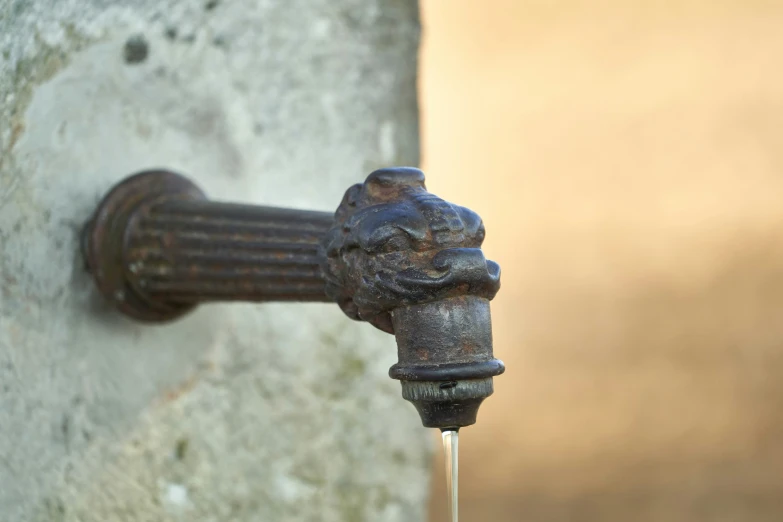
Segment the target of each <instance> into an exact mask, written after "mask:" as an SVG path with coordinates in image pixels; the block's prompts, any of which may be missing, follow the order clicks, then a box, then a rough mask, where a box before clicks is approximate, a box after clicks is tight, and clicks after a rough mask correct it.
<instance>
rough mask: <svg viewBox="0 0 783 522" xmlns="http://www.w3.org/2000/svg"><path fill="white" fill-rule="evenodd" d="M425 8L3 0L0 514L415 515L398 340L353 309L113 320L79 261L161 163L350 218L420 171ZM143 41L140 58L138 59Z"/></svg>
mask: <svg viewBox="0 0 783 522" xmlns="http://www.w3.org/2000/svg"><path fill="white" fill-rule="evenodd" d="M417 17H418V13H417V6H416V2H414V1H411V0H386V1H383V0H369V1H368V0H301V1H290V0H289V1H286V2H282V1H277V2H275V1H263V0H197V1H190V0H135V1H134V2H123V1H121V0H0V521H2V522H17V521H76V520H79V521H106V522H108V521H114V520H117V521H137V520H138V521H142V520H144V521H168V520H172V521H173V520H188V521H192V520H197V521H201V520H203V521H220V522H222V521H229V520H231V521H234V520H253V521H286V520H297V521H340V522H344V521H348V522H350V521H364V520H371V521H406V522H408V521H416V520H422V519H423V517H424V504H425V497H426V495H427V485H428V484H427V483H428V478H429V471H428V467H429V465H428V464H429V450H428V448H427V444H426V439H427V433H426V432H425V430H424V429H423V428H421V427H420V425H419V420H418V416H417V415H416V413H415V411H414V410H413V408H412V407H411V406H410V405H408V404H407V403H406V402H404V401H403V400H402V399H401V398H400V390H399V384H398V383H397V382H394V381H391V380H390V379H388V377H387V376H386V371H387V369H388V367H389V366H390V365H391V364H392V363H393V362H394V360H395V349H394V340H393V338H392V337H391V336H388V335H386V334H383V333H381V332H378V331H375V330H374V329H373V328H371V327H369V326H367V325H363V324H358V323H353V322H351V321H349V320H348V319H346V318H345V317H344V316H343V315H342V314H341V312H340V311H339V310H338V308H337V307H336V306H330V305H293V304H280V305H277V304H272V305H262V306H252V305H211V306H203V307H201V308H200V309H199V310H198V311H197V312H196V313H194V314H192V315H191V316H190V317H188V318H186V319H184V320H181V321H179V322H177V323H175V324H171V325H167V326H158V327H152V326H140V325H138V324H134V323H132V322H130V321H129V320H126V319H124V318H122V317H119V316H118V315H117V314H116V313H114V312H112V311H111V310H108V309H106V307H105V306H104V305H103V303H102V302H101V300H100V299H99V298H98V297H97V295H96V294H95V292H94V290H93V288H92V285H91V282H90V280H89V278H88V276H87V274H86V273H85V272H84V269H83V265H82V262H81V260H80V258H79V255H78V233H79V229H80V227H81V226H82V224H83V223H84V221H85V220H86V219H87V217H88V216H89V214H90V212H91V210H92V209H93V208H94V206H95V204H96V203H97V201H98V200H99V198H100V197H101V195H102V194H103V193H104V192H105V191H106V190H107V189H108V188H109V187H110V186H111V185H112V184H113V183H115V182H116V181H118V180H119V179H121V178H122V177H123V176H125V175H127V174H129V173H132V172H134V171H136V170H139V169H142V168H149V167H155V166H161V167H168V168H171V169H174V170H179V171H181V172H184V173H187V174H188V175H190V176H191V177H192V178H194V179H195V180H196V181H197V182H198V183H199V184H200V185H201V186H202V187H203V188H204V189H205V191H206V192H207V193H208V194H209V195H210V196H212V197H214V198H225V199H232V200H238V201H244V202H251V203H258V204H274V205H281V206H292V207H307V208H316V209H324V210H331V209H333V208H334V207H336V205H337V204H338V203H339V201H340V199H341V197H342V193H343V191H344V190H345V189H346V188H347V187H348V186H349V185H350V184H352V183H354V182H357V181H361V180H362V179H363V177H364V175H365V174H366V173H367V172H369V171H370V170H372V169H373V168H375V167H378V166H381V165H392V164H415V163H417V161H418V134H417V107H416V93H415V87H416V86H415V80H416V52H417V45H418V31H419V28H418V18H417ZM129 41H130V42H131V43H130V45H129V43H128V42H129Z"/></svg>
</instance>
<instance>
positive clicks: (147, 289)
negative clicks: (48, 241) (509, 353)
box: [83, 167, 504, 429]
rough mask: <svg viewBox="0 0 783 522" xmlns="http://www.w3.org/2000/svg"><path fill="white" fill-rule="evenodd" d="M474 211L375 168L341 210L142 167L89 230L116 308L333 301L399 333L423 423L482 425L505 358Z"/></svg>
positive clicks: (95, 270)
mask: <svg viewBox="0 0 783 522" xmlns="http://www.w3.org/2000/svg"><path fill="white" fill-rule="evenodd" d="M483 240H484V225H483V223H482V221H481V219H480V218H479V217H478V215H477V214H476V213H475V212H473V211H471V210H468V209H466V208H464V207H460V206H457V205H453V204H451V203H448V202H446V201H443V200H442V199H440V198H438V197H437V196H434V195H433V194H430V193H429V192H427V190H426V187H425V185H424V174H423V173H422V172H421V171H420V170H418V169H415V168H406V167H400V168H389V169H381V170H377V171H375V172H373V173H372V174H370V175H369V176H368V178H367V180H366V181H365V182H364V183H362V184H357V185H354V186H352V187H351V188H349V189H348V191H347V192H346V194H345V197H344V198H343V201H342V203H341V204H340V206H339V207H338V209H337V211H336V212H335V213H334V215H332V214H330V213H327V212H313V211H305V210H291V209H281V208H272V207H258V206H252V205H238V204H233V203H220V202H214V201H210V200H208V199H207V197H206V196H205V195H204V193H203V192H202V191H201V190H200V189H199V188H198V187H197V186H196V185H194V184H193V183H192V182H191V181H190V180H188V179H187V178H185V177H183V176H180V175H178V174H175V173H172V172H168V171H147V172H142V173H139V174H136V175H134V176H130V177H128V178H126V179H125V180H123V181H122V182H120V183H119V184H117V185H116V186H115V187H114V188H113V189H112V190H111V191H110V192H109V193H108V194H107V195H106V197H105V198H104V199H103V201H102V202H101V203H100V205H99V206H98V208H97V210H96V211H95V213H94V215H93V217H92V219H91V220H90V221H89V222H88V224H87V226H86V227H85V230H84V235H83V250H84V256H85V261H86V264H87V266H88V269H89V270H90V272H91V274H92V276H93V279H94V281H95V283H96V285H97V287H98V289H99V290H100V292H101V293H102V294H103V295H104V296H105V298H106V299H107V301H108V302H110V303H112V304H113V305H114V306H115V307H116V308H117V309H119V310H120V311H121V312H123V313H125V314H126V315H128V316H130V317H132V318H134V319H136V320H141V321H146V322H161V321H169V320H173V319H176V318H177V317H179V316H181V315H183V314H185V313H187V312H189V311H190V310H192V309H193V308H194V307H195V306H197V305H199V304H200V303H204V302H209V301H238V300H241V301H259V302H260V301H317V302H336V303H337V304H338V305H339V306H340V308H342V310H343V311H344V312H345V313H346V314H347V315H348V316H349V317H350V318H352V319H356V320H360V321H366V322H369V323H370V324H372V325H374V326H375V327H377V328H379V329H381V330H383V331H385V332H388V333H391V334H394V335H395V337H396V340H397V353H398V359H399V361H398V363H397V364H395V365H394V366H392V368H391V369H390V371H389V375H390V376H391V377H392V378H394V379H398V380H400V381H401V383H402V395H403V397H404V398H405V399H406V400H408V401H410V402H411V403H413V405H414V406H415V407H416V409H417V410H418V412H419V414H420V416H421V420H422V423H423V424H424V426H427V427H435V428H441V429H459V428H460V427H463V426H468V425H471V424H473V423H475V422H476V414H477V411H478V408H479V405H480V404H481V402H482V401H483V400H484V399H485V398H486V397H488V396H489V395H491V394H492V390H493V383H492V378H493V377H495V376H497V375H500V374H501V373H503V370H504V366H503V363H502V362H501V361H499V360H497V359H495V358H494V356H493V354H492V328H491V319H490V310H489V301H490V300H491V299H492V298H493V297H494V296H495V294H496V293H497V291H498V289H499V288H500V268H499V267H498V265H497V264H496V263H494V262H492V261H488V260H487V259H485V257H484V254H483V252H482V251H481V249H480V247H481V243H482V242H483Z"/></svg>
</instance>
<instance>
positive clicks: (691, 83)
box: [421, 0, 783, 522]
mask: <svg viewBox="0 0 783 522" xmlns="http://www.w3.org/2000/svg"><path fill="white" fill-rule="evenodd" d="M422 9H423V20H424V25H425V41H424V47H423V51H422V63H421V67H422V69H421V71H422V80H421V91H422V109H423V125H424V127H423V130H424V135H423V136H424V168H425V169H426V171H427V173H428V186H429V188H430V189H431V190H432V191H433V192H434V193H436V194H438V195H440V196H442V197H444V198H446V199H450V200H452V201H456V202H460V203H464V204H466V205H467V206H469V207H471V208H473V209H475V210H477V211H478V212H479V213H480V214H481V215H482V216H483V217H484V220H485V222H486V225H487V230H488V236H487V241H486V243H485V250H486V252H487V255H488V256H489V257H490V258H492V259H495V260H497V261H498V262H499V263H500V264H501V266H502V267H503V285H504V286H503V289H502V291H501V292H500V294H499V296H498V298H497V299H496V301H494V307H493V314H494V318H495V327H496V336H495V348H496V354H497V355H498V356H499V357H500V358H502V359H504V360H505V361H506V363H507V366H508V371H507V372H506V374H505V375H504V376H503V377H501V378H499V379H497V380H496V393H495V396H494V397H492V398H491V399H489V400H488V401H487V402H486V403H485V405H484V407H483V409H482V411H481V412H480V415H479V416H480V419H479V423H478V425H477V426H475V427H472V428H468V429H465V430H463V433H462V437H461V450H462V455H461V463H460V466H461V478H460V480H461V510H462V511H461V520H463V521H465V522H467V521H479V522H483V521H493V522H504V521H523V522H527V521H536V522H540V521H573V522H580V521H585V522H586V521H601V522H611V521H623V522H625V521H634V522H644V521H665V522H679V521H683V522H684V521H688V522H691V521H732V522H736V521H742V522H755V521H770V522H772V521H774V522H780V521H781V520H783V410H782V409H781V407H782V406H783V2H781V1H780V0H777V1H767V2H762V1H757V0H755V1H750V0H734V1H687V0H673V1H666V2H664V1H658V2H652V1H641V0H613V1H612V0H605V1H591V2H587V1H585V2H580V1H576V0H562V1H545V0H539V1H527V0H518V1H514V0H491V1H478V0H472V1H471V0H423V1H422ZM437 469H438V470H439V474H438V475H436V477H435V481H434V483H433V504H432V520H433V521H442V520H446V516H445V511H444V507H445V501H444V489H445V486H444V478H443V473H442V471H441V466H440V461H439V462H438V468H437Z"/></svg>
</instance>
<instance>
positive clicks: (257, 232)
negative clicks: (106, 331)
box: [85, 171, 332, 321]
mask: <svg viewBox="0 0 783 522" xmlns="http://www.w3.org/2000/svg"><path fill="white" fill-rule="evenodd" d="M331 223H332V215H331V214H329V213H326V212H310V211H299V210H289V209H278V208H269V207H256V206H250V205H237V204H231V203H220V202H213V201H208V200H207V199H206V197H205V196H204V194H203V193H202V192H201V191H200V190H199V189H198V188H197V187H196V186H195V185H193V183H192V182H190V181H189V180H188V179H187V178H184V177H183V176H180V175H178V174H174V173H172V172H166V171H148V172H143V173H140V174H137V175H135V176H131V177H130V178H127V179H126V180H125V181H123V182H122V183H120V184H119V185H117V186H116V187H115V188H114V189H113V190H112V191H111V192H110V193H109V194H108V195H107V196H106V198H105V199H104V201H103V202H102V204H101V206H100V207H99V209H98V211H97V212H96V214H95V217H94V218H93V219H92V221H91V222H90V223H89V225H88V227H87V229H86V232H85V246H86V259H87V264H88V266H89V268H90V271H91V272H92V274H93V276H94V278H95V280H96V282H97V284H98V287H99V289H100V290H101V292H102V293H103V295H104V296H105V297H106V298H107V299H109V300H110V301H111V302H113V303H114V304H115V306H117V307H118V308H119V309H120V310H122V311H123V312H124V313H126V314H128V315H130V316H132V317H134V318H136V319H141V320H145V321H166V320H171V319H174V318H176V317H179V316H180V315H182V314H183V313H185V312H187V311H189V310H191V309H192V308H193V306H195V305H196V304H198V303H200V302H205V301H328V300H329V299H328V298H327V296H326V294H325V292H324V281H323V278H322V277H321V273H320V267H319V256H318V250H319V242H320V240H321V237H322V236H323V235H324V234H325V232H326V231H327V230H328V228H329V226H330V225H331Z"/></svg>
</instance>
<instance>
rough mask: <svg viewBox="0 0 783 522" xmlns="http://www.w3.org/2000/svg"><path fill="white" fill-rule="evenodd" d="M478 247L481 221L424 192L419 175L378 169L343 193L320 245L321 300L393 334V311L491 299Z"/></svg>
mask: <svg viewBox="0 0 783 522" xmlns="http://www.w3.org/2000/svg"><path fill="white" fill-rule="evenodd" d="M483 240H484V225H483V223H482V221H481V218H480V217H479V216H478V215H477V214H476V213H475V212H473V211H472V210H469V209H467V208H464V207H460V206H457V205H453V204H451V203H447V202H446V201H443V200H442V199H440V198H438V197H437V196H435V195H433V194H430V193H429V192H427V189H426V187H425V185H424V174H423V173H422V172H421V171H420V170H418V169H414V168H391V169H382V170H377V171H375V172H373V173H372V174H370V175H369V177H368V178H367V180H366V181H365V182H364V183H363V184H357V185H354V186H352V187H351V188H350V189H348V191H347V192H346V193H345V197H344V198H343V201H342V203H341V204H340V207H339V208H338V210H337V212H336V214H335V224H334V226H333V227H332V229H331V230H330V231H329V233H328V234H327V236H326V238H325V239H324V242H323V244H322V247H323V248H324V250H325V254H326V255H325V256H324V259H325V261H324V262H323V265H322V269H323V272H324V275H325V278H326V293H327V295H328V296H329V297H331V298H332V299H334V300H335V301H336V302H337V303H338V304H339V305H340V307H341V308H342V310H343V311H344V312H345V313H346V314H347V315H348V316H349V317H351V318H353V319H357V320H363V321H367V322H370V323H371V324H373V325H374V326H376V327H377V328H380V329H381V330H384V331H386V332H389V333H394V326H393V322H392V317H391V312H392V311H393V310H394V309H396V308H399V307H405V306H411V305H417V304H424V303H428V302H433V301H439V300H443V299H447V298H451V297H457V296H477V297H482V298H484V299H487V300H489V299H492V298H493V297H494V296H495V293H496V292H497V291H498V289H499V287H500V267H499V266H498V265H497V263H494V262H492V261H487V260H486V259H485V258H484V254H483V252H482V251H481V250H480V247H481V243H482V242H483Z"/></svg>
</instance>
